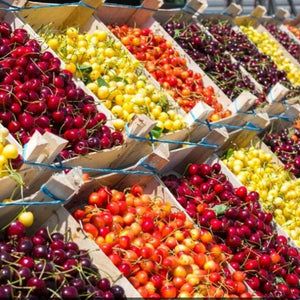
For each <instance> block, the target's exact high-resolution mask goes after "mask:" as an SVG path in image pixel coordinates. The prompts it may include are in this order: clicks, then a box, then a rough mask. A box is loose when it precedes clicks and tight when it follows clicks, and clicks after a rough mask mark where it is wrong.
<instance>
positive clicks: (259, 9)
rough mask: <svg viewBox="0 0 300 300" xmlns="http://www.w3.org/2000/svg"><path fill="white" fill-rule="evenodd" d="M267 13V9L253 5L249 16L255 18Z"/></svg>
mask: <svg viewBox="0 0 300 300" xmlns="http://www.w3.org/2000/svg"><path fill="white" fill-rule="evenodd" d="M266 13H267V9H266V8H265V7H264V6H262V5H258V6H256V7H255V9H254V10H253V11H252V12H251V16H252V17H255V18H261V17H263V16H264V15H265V14H266Z"/></svg>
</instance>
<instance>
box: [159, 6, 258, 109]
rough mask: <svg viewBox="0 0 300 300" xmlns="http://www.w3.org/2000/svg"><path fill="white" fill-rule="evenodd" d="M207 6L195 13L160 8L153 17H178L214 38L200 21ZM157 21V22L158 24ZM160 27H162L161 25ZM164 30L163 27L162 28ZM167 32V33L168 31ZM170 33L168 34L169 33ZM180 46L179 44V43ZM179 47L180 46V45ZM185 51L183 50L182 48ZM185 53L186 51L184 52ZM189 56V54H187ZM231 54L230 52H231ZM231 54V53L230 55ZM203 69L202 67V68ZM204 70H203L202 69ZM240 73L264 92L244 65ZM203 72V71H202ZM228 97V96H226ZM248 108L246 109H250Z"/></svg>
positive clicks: (250, 104) (165, 18)
mask: <svg viewBox="0 0 300 300" xmlns="http://www.w3.org/2000/svg"><path fill="white" fill-rule="evenodd" d="M235 7H236V4H233V5H231V6H230V7H229V8H228V10H229V11H230V10H231V9H233V8H235ZM205 8H206V7H202V8H201V10H200V9H199V10H198V12H197V13H195V14H194V15H190V14H189V13H186V12H182V11H177V12H176V13H175V12H174V13H172V14H171V13H170V12H169V11H166V10H159V11H158V12H156V13H155V14H154V16H153V18H154V19H155V20H156V21H157V22H159V23H160V24H165V23H166V22H168V21H169V20H171V19H175V20H176V19H178V20H181V21H184V22H186V23H188V24H190V23H195V24H197V26H198V27H199V28H200V29H201V30H202V31H203V32H205V33H206V34H207V35H209V36H211V37H212V38H213V39H214V37H213V36H212V35H211V34H210V33H209V31H207V30H206V28H204V26H203V25H202V24H201V23H199V20H200V19H199V17H200V16H202V14H200V13H203V12H204V10H205ZM157 22H156V24H157ZM160 28H162V27H161V26H160ZM162 30H163V29H162ZM166 34H167V33H166ZM167 35H168V34H167ZM177 46H178V45H177ZM178 47H179V46H178ZM181 51H183V50H181ZM183 53H184V52H183ZM185 55H186V56H187V54H185ZM229 55H230V54H229ZM230 56H231V55H230ZM231 59H232V61H233V62H235V59H234V58H233V57H232V56H231ZM195 65H196V66H197V69H200V67H199V66H198V65H197V64H195ZM200 70H201V69H200ZM201 71H202V70H201ZM239 71H240V73H241V75H242V76H247V77H249V79H250V80H251V82H252V83H253V84H254V86H255V89H256V90H257V91H258V92H262V86H261V85H260V84H259V83H258V82H257V81H256V80H255V79H254V78H253V77H252V76H251V75H250V74H249V73H248V72H247V71H246V70H245V69H244V68H243V67H240V70H239ZM202 72H203V71H202ZM225 97H226V98H227V96H225ZM252 101H253V102H252V103H251V101H249V100H248V102H247V104H248V105H249V106H248V108H249V107H251V106H252V104H253V103H254V100H252ZM248 108H246V109H248Z"/></svg>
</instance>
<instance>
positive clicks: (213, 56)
mask: <svg viewBox="0 0 300 300" xmlns="http://www.w3.org/2000/svg"><path fill="white" fill-rule="evenodd" d="M164 28H165V30H166V31H167V32H168V33H169V34H170V35H171V36H172V37H173V38H174V39H175V41H176V42H177V43H178V44H179V45H180V46H181V47H182V48H183V49H184V50H185V51H186V53H187V54H188V55H189V56H190V57H191V58H192V59H193V60H194V61H195V62H196V63H197V64H198V65H199V66H200V67H201V68H202V69H203V70H204V71H205V73H207V75H209V76H210V77H211V79H212V80H213V81H214V82H215V83H216V84H217V85H218V86H219V87H220V88H221V90H222V91H223V92H224V93H225V94H226V95H227V96H228V97H229V98H230V99H232V100H233V99H234V98H236V97H238V96H239V95H240V94H241V93H242V92H243V91H250V92H252V93H253V94H255V95H256V96H257V97H258V98H259V99H260V100H259V101H260V102H263V101H264V99H265V96H264V95H263V94H261V93H258V92H257V91H255V85H254V84H253V82H251V80H250V78H249V77H248V76H243V75H241V71H240V68H239V66H240V63H235V62H232V60H231V57H230V55H229V54H227V53H224V51H225V50H226V47H224V46H223V45H221V43H219V42H218V41H216V40H214V39H213V37H211V36H209V35H208V34H207V33H206V32H204V30H202V29H201V28H200V27H199V26H198V25H196V24H194V23H192V24H186V23H184V22H176V21H171V22H168V23H167V24H165V25H164Z"/></svg>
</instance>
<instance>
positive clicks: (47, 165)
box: [23, 144, 154, 175]
mask: <svg viewBox="0 0 300 300" xmlns="http://www.w3.org/2000/svg"><path fill="white" fill-rule="evenodd" d="M26 150H27V144H25V145H24V147H23V163H24V164H26V165H31V166H35V167H41V168H49V169H53V170H72V169H74V167H67V166H64V165H63V163H62V162H60V163H59V165H55V164H53V165H50V164H43V163H37V162H30V161H27V160H26V159H25V157H26ZM81 169H82V171H83V172H99V173H120V174H136V175H154V173H153V172H144V171H130V170H119V169H93V168H81Z"/></svg>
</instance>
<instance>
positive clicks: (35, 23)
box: [20, 8, 207, 148]
mask: <svg viewBox="0 0 300 300" xmlns="http://www.w3.org/2000/svg"><path fill="white" fill-rule="evenodd" d="M56 9H57V8H52V10H53V11H55V10H56ZM100 10H101V8H100ZM32 11H33V12H34V14H36V13H37V12H36V11H38V12H39V15H40V17H39V18H35V17H34V16H33V15H32ZM133 11H135V9H133ZM92 13H93V11H90V15H89V18H87V20H85V22H80V23H79V24H80V27H79V29H80V31H81V32H89V33H90V32H93V31H94V30H96V29H99V30H104V31H106V32H107V33H108V34H109V36H110V38H112V40H115V41H117V40H118V39H117V38H116V37H115V36H114V35H113V34H112V33H111V32H110V31H109V30H108V28H107V27H106V26H105V25H104V24H103V23H102V22H101V21H100V20H99V19H98V18H96V17H95V16H94V15H92ZM55 14H56V13H55ZM110 14H111V11H110ZM20 15H21V16H22V17H23V18H24V20H25V21H26V22H27V23H29V24H30V25H31V26H32V27H33V29H35V30H38V29H39V28H41V26H43V25H45V24H49V23H51V22H52V21H53V19H52V16H51V15H49V14H47V13H46V11H43V10H40V9H36V10H35V9H34V10H29V11H21V12H20ZM41 16H42V17H41ZM72 25H78V22H77V20H73V19H72V18H71V19H68V22H67V21H66V22H59V23H56V22H55V23H54V24H53V26H54V28H58V27H59V28H61V27H62V28H65V27H66V26H72ZM40 39H41V38H40ZM41 40H43V39H41ZM46 47H47V46H46ZM122 49H124V50H125V52H126V55H127V56H128V57H129V59H132V60H136V59H135V58H134V57H133V56H132V55H131V53H130V52H129V51H128V50H127V49H126V47H124V46H123V45H122ZM62 65H64V64H62ZM136 72H137V73H139V74H144V75H145V76H146V77H147V79H148V81H149V82H150V84H152V85H153V86H154V88H155V89H156V90H161V87H160V85H159V84H158V82H157V81H156V80H154V78H153V77H152V76H151V75H150V74H149V73H148V72H147V71H146V70H145V69H144V68H142V67H139V68H138V69H136ZM78 81H80V80H79V79H78ZM81 84H82V83H81ZM89 93H90V94H91V93H92V92H89ZM165 96H166V97H167V99H168V103H169V105H170V107H171V108H172V109H175V111H176V112H177V114H179V115H181V116H182V117H183V118H184V119H185V118H186V116H187V114H186V113H185V112H184V111H183V109H181V108H180V107H179V106H178V105H177V103H176V102H175V101H174V100H173V99H172V98H171V96H169V94H167V93H165ZM94 97H95V99H97V97H96V96H95V95H94ZM102 106H104V105H102ZM201 109H203V108H202V107H201ZM205 109H207V108H206V107H205ZM105 110H107V109H106V108H105ZM109 115H110V117H111V119H115V118H116V117H115V116H113V115H112V114H111V113H109ZM186 123H187V124H186V127H185V128H183V129H181V130H177V131H175V132H169V133H165V134H163V135H162V137H161V139H164V140H171V141H184V140H190V136H191V132H192V130H194V129H193V128H192V127H191V124H189V122H188V120H186ZM135 135H136V134H135ZM194 141H196V142H198V140H194ZM172 147H174V148H176V147H178V145H175V144H173V145H172Z"/></svg>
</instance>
